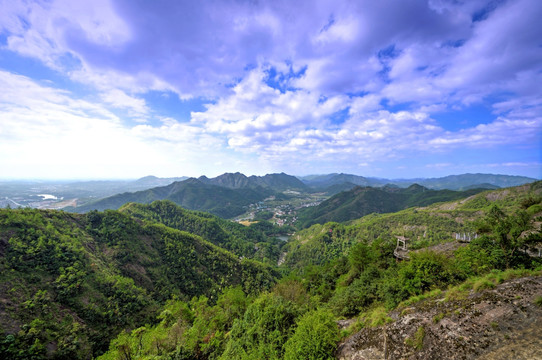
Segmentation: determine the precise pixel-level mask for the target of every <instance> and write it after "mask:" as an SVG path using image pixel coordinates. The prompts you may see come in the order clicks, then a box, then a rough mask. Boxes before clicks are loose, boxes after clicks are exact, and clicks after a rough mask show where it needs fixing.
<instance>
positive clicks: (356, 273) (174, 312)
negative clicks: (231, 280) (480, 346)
mask: <svg viewBox="0 0 542 360" xmlns="http://www.w3.org/2000/svg"><path fill="white" fill-rule="evenodd" d="M541 195H542V183H540V182H539V183H535V184H533V185H526V186H523V187H519V188H512V189H504V190H499V191H494V192H487V193H481V194H478V195H475V196H471V197H469V198H466V199H463V200H460V201H456V202H448V203H442V204H438V205H432V206H429V207H426V208H414V209H409V210H404V211H402V212H399V213H396V214H389V215H370V216H367V217H364V218H361V219H359V220H356V221H355V222H353V223H352V224H339V223H329V224H325V225H315V226H313V227H311V228H310V229H307V230H303V231H302V232H300V233H298V234H296V235H294V239H293V240H292V241H291V242H290V243H289V244H288V245H287V246H286V249H288V251H289V253H288V254H287V257H286V262H285V263H284V264H283V265H282V266H281V267H282V271H283V272H284V274H285V275H283V278H282V279H281V280H280V281H279V282H278V284H276V285H275V286H274V287H273V288H272V289H271V290H270V291H267V292H263V293H261V294H260V295H258V296H256V297H250V296H247V294H245V293H244V292H243V291H241V289H239V288H231V289H228V290H226V291H224V292H223V293H222V294H221V295H220V296H219V300H218V302H217V303H213V302H212V301H210V299H208V298H206V297H200V298H194V299H192V300H191V301H189V302H185V301H172V302H170V303H169V304H168V306H167V307H166V308H165V309H164V311H163V313H162V314H161V315H160V317H158V319H157V320H158V321H160V323H159V324H158V325H156V326H144V327H141V328H139V329H136V330H134V331H132V332H131V333H129V334H128V333H126V334H123V335H121V336H119V337H118V338H117V339H116V340H115V341H114V342H112V344H111V348H110V351H109V352H108V353H107V354H105V355H104V356H103V357H102V359H117V358H122V357H128V356H132V357H139V358H149V359H150V358H163V359H166V358H174V359H194V358H196V359H264V358H265V359H309V358H313V359H328V358H332V357H333V356H334V354H335V350H336V348H337V344H338V343H339V341H340V340H341V339H344V340H346V339H348V338H349V336H351V335H352V334H356V333H357V332H358V331H359V330H360V329H371V328H374V327H378V326H384V325H385V324H387V323H389V322H391V321H393V320H392V318H390V317H389V315H388V311H389V310H392V309H395V308H396V307H397V306H398V305H400V307H399V310H396V313H397V312H400V311H402V310H401V309H404V308H405V307H406V306H408V304H417V302H419V301H421V300H423V299H425V298H434V297H435V296H437V295H441V294H442V296H441V297H442V298H443V300H441V301H439V302H437V304H441V303H442V302H443V301H452V300H454V299H465V298H466V297H468V296H469V291H470V294H478V293H482V292H484V291H486V289H491V288H494V287H495V286H497V285H498V284H500V283H502V282H503V281H507V280H508V279H511V278H515V277H521V276H531V275H536V276H539V275H540V274H541V269H542V259H541V258H538V257H531V256H529V255H528V254H527V253H525V252H524V251H523V249H526V248H529V247H534V246H540V245H542V244H541V242H542V238H541V235H540V221H541V220H542V217H541V216H542V203H541ZM459 231H461V232H468V231H471V232H476V233H477V234H479V235H480V236H479V237H477V238H476V239H475V240H473V241H472V242H470V243H458V242H457V241H456V240H455V238H454V235H453V233H454V232H459ZM394 235H402V236H409V237H410V238H411V240H412V243H411V244H410V245H411V246H412V248H411V249H412V250H414V251H412V252H411V254H410V261H405V262H396V260H395V258H394V256H393V250H394V248H395V238H394ZM447 244H453V245H454V246H452V247H448V246H447ZM431 245H433V246H432V247H431ZM435 245H437V246H435ZM439 245H446V246H443V247H442V248H439V247H438V246H439ZM442 249H445V251H444V252H443V250H442ZM513 268H519V269H523V270H513ZM507 269H508V270H507ZM525 269H528V270H525ZM529 269H531V270H529ZM450 286H455V287H454V288H452V289H451V290H449V291H448V292H446V293H444V291H446V289H447V288H448V287H450ZM522 294H523V293H522ZM484 296H486V295H483V294H481V295H480V296H478V297H477V298H479V297H482V298H483V297H484ZM538 299H539V300H536V301H538V303H540V304H541V305H542V294H541V296H540V297H539V298H538ZM525 301H526V304H528V305H529V306H537V305H535V304H534V300H533V298H531V297H529V298H527V299H526V300H525ZM462 304H467V303H466V302H465V300H463V302H462ZM453 306H456V305H455V303H453V305H451V307H453ZM463 306H465V305H463ZM420 307H422V306H421V305H420ZM422 308H423V309H425V310H424V311H427V308H425V307H422ZM431 313H434V311H432V312H431ZM540 313H541V312H540V311H538V312H532V314H533V316H538V315H539V314H540ZM469 314H471V313H469V312H465V316H473V315H469ZM394 316H395V315H394ZM432 316H433V315H432ZM446 316H449V315H447V314H445V313H442V314H440V313H438V312H437V313H435V315H434V319H433V321H435V322H438V321H440V319H442V318H444V317H446ZM339 319H349V320H341V321H340V322H339V323H340V324H346V325H344V328H343V330H339V327H338V320H339ZM516 325H517V324H516ZM476 326H484V327H488V328H489V329H491V327H492V326H493V327H495V325H492V324H490V322H489V321H486V320H484V321H479V322H478V323H477V325H476ZM408 331H411V330H410V329H409V330H408ZM414 331H416V330H414ZM469 331H475V330H474V329H472V330H471V329H467V330H466V332H467V333H468V332H469ZM375 332H376V333H378V334H380V333H381V332H382V330H375ZM417 332H418V333H419V334H418V335H416V334H410V333H408V336H410V337H405V338H404V339H402V340H401V342H400V344H399V345H401V344H404V345H403V346H404V347H405V346H406V350H407V351H412V352H413V353H415V352H420V354H423V353H422V352H421V351H422V350H423V346H424V345H423V337H422V335H420V334H421V332H420V331H419V330H417ZM360 336H363V335H360ZM405 336H407V335H405ZM507 336H515V335H514V334H511V335H507ZM496 339H498V337H496ZM469 341H470V340H467V341H466V342H465V344H464V345H463V347H462V348H455V349H454V350H453V351H455V353H453V354H454V356H455V355H457V356H459V357H461V356H465V354H467V353H468V352H467V350H466V349H468V351H471V349H473V348H476V346H475V344H474V343H472V344H471V342H469ZM352 342H353V343H358V344H360V346H361V345H364V344H365V343H364V342H363V341H360V340H356V339H354V340H352ZM393 344H394V346H396V349H397V351H405V349H403V348H401V347H400V346H399V345H397V344H396V343H393ZM494 344H495V343H492V342H491V340H489V341H488V344H487V345H486V346H487V347H488V348H489V346H493V345H494ZM377 345H378V346H379V347H380V345H381V344H377ZM377 345H374V346H377ZM349 346H353V345H352V344H349ZM367 346H368V345H367ZM443 349H447V348H444V347H443ZM461 349H463V350H461ZM438 351H439V349H438V347H437V348H434V347H433V348H431V354H433V355H435V354H441V353H439V352H438ZM443 351H448V350H443ZM462 351H463V352H462ZM477 351H478V352H477V353H478V354H480V353H483V352H484V351H487V350H477ZM462 354H463V355H462Z"/></svg>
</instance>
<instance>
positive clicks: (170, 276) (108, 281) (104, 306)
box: [0, 209, 277, 359]
mask: <svg viewBox="0 0 542 360" xmlns="http://www.w3.org/2000/svg"><path fill="white" fill-rule="evenodd" d="M199 225H201V227H202V228H203V227H205V225H206V224H205V223H201V224H199ZM199 225H198V224H197V223H195V224H193V225H192V229H193V230H194V232H199V233H204V232H205V231H204V230H202V229H199V227H198V226H199ZM224 234H227V233H226V232H224ZM230 235H231V237H232V238H233V235H232V234H230ZM260 238H261V237H260ZM239 241H241V240H239ZM276 275H277V274H276V272H275V271H273V270H272V269H270V268H268V267H266V266H264V265H262V264H261V263H257V262H255V261H252V260H249V259H241V258H240V257H239V256H238V255H234V254H232V253H230V252H228V251H226V250H224V249H223V248H220V247H218V246H216V245H214V244H212V243H210V242H208V241H206V240H204V239H202V237H200V236H198V235H194V234H192V233H188V232H186V231H180V230H176V229H173V228H170V227H166V226H164V225H162V224H159V223H156V222H151V221H146V222H142V221H141V220H138V219H136V218H134V217H130V216H129V215H127V214H123V213H121V212H117V211H106V212H103V213H102V212H95V211H93V212H90V213H88V214H86V215H78V214H69V213H64V212H58V211H39V210H31V209H20V210H0V289H1V291H0V320H1V321H0V324H1V328H0V331H1V333H2V335H0V354H1V355H2V356H0V357H2V358H33V359H39V358H46V357H48V358H66V359H79V358H91V357H92V356H96V355H99V354H100V353H102V352H103V351H104V350H105V349H107V346H108V343H109V341H110V340H111V338H112V337H114V336H115V334H117V333H118V332H120V331H121V330H122V329H129V328H134V327H137V326H140V325H142V324H145V323H154V322H155V318H156V316H157V315H158V314H159V313H160V312H161V307H162V306H163V304H164V303H165V301H166V300H168V299H172V298H177V299H185V300H189V299H190V298H192V297H193V296H199V295H205V296H208V297H209V298H210V299H212V301H213V302H214V301H216V296H217V294H219V293H221V291H222V290H223V289H225V288H227V287H228V286H239V289H243V291H244V292H246V293H257V292H259V291H260V290H263V289H266V288H268V287H269V286H271V285H272V284H273V283H274V281H275V277H276Z"/></svg>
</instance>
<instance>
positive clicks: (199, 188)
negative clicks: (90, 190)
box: [75, 179, 273, 218]
mask: <svg viewBox="0 0 542 360" xmlns="http://www.w3.org/2000/svg"><path fill="white" fill-rule="evenodd" d="M271 194H273V191H272V190H270V189H268V188H262V187H257V188H237V189H230V188H227V187H222V186H217V185H211V184H205V183H203V182H201V181H200V180H197V179H188V180H185V181H180V182H174V183H173V184H171V185H168V186H163V187H157V188H152V189H149V190H144V191H138V192H135V193H124V194H118V195H114V196H111V197H108V198H105V199H101V200H97V201H95V202H93V203H89V204H86V205H84V206H81V207H78V208H76V209H75V210H76V211H77V212H87V211H90V210H98V211H102V210H106V209H118V208H120V207H121V206H122V205H124V204H126V203H129V202H136V203H141V204H150V203H151V202H153V201H156V200H171V201H173V202H174V203H176V204H177V205H180V206H182V207H184V208H187V209H190V210H200V211H206V212H210V213H212V214H215V215H218V216H220V217H223V218H230V217H234V216H236V215H239V214H242V213H243V212H245V211H246V206H248V205H249V204H253V203H256V202H258V201H261V200H263V199H265V198H266V197H268V196H270V195H271Z"/></svg>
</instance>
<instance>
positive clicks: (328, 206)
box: [297, 184, 483, 228]
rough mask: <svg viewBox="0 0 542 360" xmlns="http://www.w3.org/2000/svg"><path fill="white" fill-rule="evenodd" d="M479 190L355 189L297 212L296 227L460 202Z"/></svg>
mask: <svg viewBox="0 0 542 360" xmlns="http://www.w3.org/2000/svg"><path fill="white" fill-rule="evenodd" d="M481 191H483V190H482V189H472V190H467V191H452V190H429V189H427V188H424V187H423V186H420V185H417V184H414V185H411V186H409V187H408V188H406V189H401V188H397V187H392V186H384V187H382V188H374V187H355V188H353V189H351V190H349V191H344V192H340V193H338V194H336V195H334V196H332V197H331V198H329V199H327V200H326V201H324V202H322V203H321V204H320V205H318V206H315V207H311V208H306V209H303V210H301V211H300V212H299V214H298V218H299V219H298V222H297V224H298V225H299V226H300V227H301V228H305V227H309V226H311V225H314V224H324V223H326V222H330V221H335V222H344V221H348V220H353V219H359V218H360V217H362V216H365V215H368V214H371V213H391V212H395V211H399V210H403V209H406V208H409V207H412V206H427V205H430V204H433V203H436V202H442V201H450V200H456V199H462V198H465V197H468V196H471V195H474V194H477V193H479V192H481Z"/></svg>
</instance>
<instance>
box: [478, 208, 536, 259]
mask: <svg viewBox="0 0 542 360" xmlns="http://www.w3.org/2000/svg"><path fill="white" fill-rule="evenodd" d="M531 229H532V224H531V219H530V216H529V214H528V213H527V212H526V211H525V210H518V211H516V212H515V213H514V214H511V215H506V214H505V213H504V212H503V211H502V210H501V209H500V208H499V207H498V206H497V205H493V206H492V207H491V209H490V210H489V212H488V214H487V215H486V217H485V219H483V220H482V222H481V224H479V226H478V230H479V231H481V232H486V233H491V234H492V237H493V240H494V241H495V244H496V245H498V246H499V247H500V248H501V250H502V253H503V256H504V261H505V264H506V267H507V268H509V267H510V265H512V262H513V261H514V258H515V257H516V255H517V254H518V250H520V249H523V248H525V247H526V246H528V245H533V244H534V243H536V242H540V236H536V234H530V235H529V234H528V230H531ZM538 235H539V234H538Z"/></svg>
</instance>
